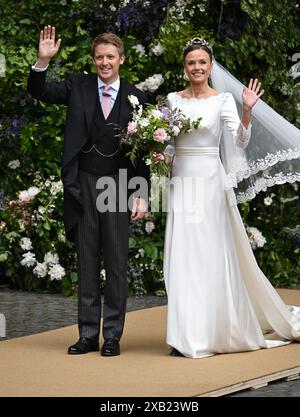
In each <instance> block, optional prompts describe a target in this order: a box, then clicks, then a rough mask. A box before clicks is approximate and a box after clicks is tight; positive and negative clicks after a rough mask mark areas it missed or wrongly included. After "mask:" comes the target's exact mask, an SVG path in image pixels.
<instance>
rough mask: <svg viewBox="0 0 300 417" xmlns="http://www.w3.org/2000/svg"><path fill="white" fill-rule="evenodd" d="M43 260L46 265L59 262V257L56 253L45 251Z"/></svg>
mask: <svg viewBox="0 0 300 417" xmlns="http://www.w3.org/2000/svg"><path fill="white" fill-rule="evenodd" d="M44 262H45V263H46V264H48V265H55V264H58V263H59V257H58V255H57V253H54V254H53V253H51V252H47V253H46V254H45V256H44Z"/></svg>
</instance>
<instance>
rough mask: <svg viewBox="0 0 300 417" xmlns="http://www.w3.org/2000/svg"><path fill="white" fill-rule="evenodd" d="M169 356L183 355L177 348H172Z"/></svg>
mask: <svg viewBox="0 0 300 417" xmlns="http://www.w3.org/2000/svg"><path fill="white" fill-rule="evenodd" d="M170 356H184V355H183V354H182V353H180V352H179V351H178V350H177V349H175V348H173V349H172V350H171V352H170Z"/></svg>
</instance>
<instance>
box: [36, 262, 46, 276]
mask: <svg viewBox="0 0 300 417" xmlns="http://www.w3.org/2000/svg"><path fill="white" fill-rule="evenodd" d="M47 271H48V268H47V264H46V263H45V262H43V263H40V262H37V264H36V267H35V268H34V269H33V273H34V274H35V275H37V276H38V278H44V277H45V276H46V275H47Z"/></svg>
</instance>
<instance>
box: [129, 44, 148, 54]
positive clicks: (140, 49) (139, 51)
mask: <svg viewBox="0 0 300 417" xmlns="http://www.w3.org/2000/svg"><path fill="white" fill-rule="evenodd" d="M132 49H134V50H135V51H136V53H137V54H138V55H139V56H143V55H145V48H144V47H143V45H141V44H140V43H139V44H137V45H134V46H133V47H132Z"/></svg>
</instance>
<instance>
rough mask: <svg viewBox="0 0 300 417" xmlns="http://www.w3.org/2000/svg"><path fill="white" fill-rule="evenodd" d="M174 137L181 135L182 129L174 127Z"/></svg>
mask: <svg viewBox="0 0 300 417" xmlns="http://www.w3.org/2000/svg"><path fill="white" fill-rule="evenodd" d="M173 132H174V136H178V135H179V133H180V129H179V127H178V126H173Z"/></svg>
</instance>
